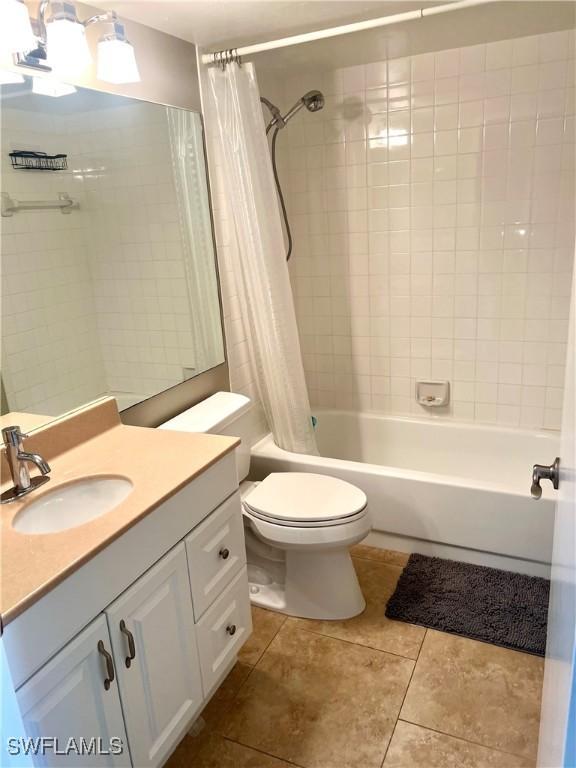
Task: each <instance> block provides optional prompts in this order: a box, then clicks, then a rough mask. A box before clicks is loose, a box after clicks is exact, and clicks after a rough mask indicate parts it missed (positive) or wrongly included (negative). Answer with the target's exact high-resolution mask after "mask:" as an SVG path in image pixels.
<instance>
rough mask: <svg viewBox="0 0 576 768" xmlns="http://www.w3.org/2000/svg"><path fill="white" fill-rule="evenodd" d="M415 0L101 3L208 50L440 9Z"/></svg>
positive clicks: (112, 0)
mask: <svg viewBox="0 0 576 768" xmlns="http://www.w3.org/2000/svg"><path fill="white" fill-rule="evenodd" d="M442 2H446V0H435V2H413V1H412V0H397V1H391V0H387V1H386V2H384V1H383V0H307V2H304V0H101V2H98V5H99V6H100V7H102V8H114V9H115V10H116V11H118V13H119V15H120V16H123V17H124V18H126V19H131V20H132V21H138V22H140V23H142V24H146V25H148V26H149V27H154V28H155V29H160V30H162V31H163V32H168V33H169V34H171V35H175V36H176V37H181V38H183V39H184V40H189V41H190V42H193V43H196V44H197V45H200V46H202V47H205V48H216V49H218V48H234V47H240V46H241V45H246V44H249V43H258V42H263V41H265V40H273V39H276V38H281V37H287V36H289V35H296V34H300V33H302V32H312V31H315V30H317V29H322V28H325V27H333V26H337V25H339V24H349V23H351V22H355V21H363V20H365V19H373V18H377V17H378V16H387V15H389V14H394V13H401V12H405V11H411V10H416V9H418V8H422V7H426V6H430V5H439V4H441V3H442Z"/></svg>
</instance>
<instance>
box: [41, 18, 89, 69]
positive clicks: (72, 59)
mask: <svg viewBox="0 0 576 768" xmlns="http://www.w3.org/2000/svg"><path fill="white" fill-rule="evenodd" d="M46 43H47V48H48V63H49V64H50V66H51V67H52V71H53V72H55V73H56V74H58V75H61V76H69V75H71V74H74V75H77V74H80V73H82V72H83V71H84V70H85V69H86V67H87V66H88V65H89V64H90V61H91V57H90V49H89V48H88V42H87V40H86V33H85V29H84V25H83V24H81V23H80V22H79V21H78V20H77V19H76V17H75V16H74V17H73V18H71V17H70V16H68V15H67V16H66V18H59V17H57V18H55V19H52V21H50V22H49V23H48V24H46Z"/></svg>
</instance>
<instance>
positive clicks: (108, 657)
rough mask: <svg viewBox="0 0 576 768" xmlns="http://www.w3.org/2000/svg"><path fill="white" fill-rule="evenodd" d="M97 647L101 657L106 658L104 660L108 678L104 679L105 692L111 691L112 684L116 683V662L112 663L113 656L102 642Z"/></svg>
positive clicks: (99, 641)
mask: <svg viewBox="0 0 576 768" xmlns="http://www.w3.org/2000/svg"><path fill="white" fill-rule="evenodd" d="M96 647H97V648H98V653H99V654H100V655H101V656H104V660H105V661H106V672H107V674H108V677H105V678H104V690H105V691H108V690H109V689H110V683H112V682H113V681H114V662H113V661H112V656H111V655H110V654H109V653H108V651H107V650H106V648H104V643H103V642H102V640H98V645H97V646H96Z"/></svg>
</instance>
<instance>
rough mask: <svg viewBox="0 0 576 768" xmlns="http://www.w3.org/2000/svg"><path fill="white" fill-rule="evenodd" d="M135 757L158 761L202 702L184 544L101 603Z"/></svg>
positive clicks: (145, 762)
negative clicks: (106, 604) (114, 597)
mask: <svg viewBox="0 0 576 768" xmlns="http://www.w3.org/2000/svg"><path fill="white" fill-rule="evenodd" d="M106 618H107V620H108V629H109V631H110V637H111V640H112V648H113V655H114V664H115V667H116V675H117V678H118V688H119V690H120V697H121V699H122V709H123V711H124V720H125V722H126V731H127V734H128V742H129V745H130V753H131V755H132V762H133V764H134V765H135V766H138V768H147V766H154V765H158V764H159V763H161V762H163V760H164V759H165V758H166V757H167V756H168V754H169V753H170V751H171V749H172V747H173V746H174V743H175V742H177V741H179V739H180V738H181V736H182V735H183V733H184V731H185V730H186V728H187V727H189V725H190V721H191V720H192V718H193V717H194V715H195V714H196V713H197V712H198V711H199V710H200V708H201V707H202V702H203V698H204V697H203V692H202V684H201V678H200V665H199V662H198V652H197V648H196V642H195V629H194V615H193V611H192V599H191V595H190V583H189V581H188V566H187V562H186V551H185V548H184V544H182V543H181V544H178V545H177V546H176V547H174V549H173V550H171V551H170V552H169V553H168V554H167V555H165V556H164V557H163V558H162V560H160V562H159V563H157V564H156V565H155V566H153V567H152V568H151V569H150V570H149V571H148V572H147V573H145V574H144V575H143V576H141V577H140V578H139V579H138V581H137V582H136V583H135V584H133V585H132V586H131V587H130V588H129V589H128V590H126V592H124V594H123V595H121V596H120V597H119V598H118V600H116V601H115V602H114V603H112V605H111V606H110V607H109V608H107V609H106Z"/></svg>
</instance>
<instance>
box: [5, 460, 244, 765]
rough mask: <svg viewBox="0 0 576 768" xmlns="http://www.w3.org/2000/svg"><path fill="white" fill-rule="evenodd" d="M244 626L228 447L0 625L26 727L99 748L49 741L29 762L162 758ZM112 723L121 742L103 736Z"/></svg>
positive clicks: (222, 670) (240, 543) (240, 540)
mask: <svg viewBox="0 0 576 768" xmlns="http://www.w3.org/2000/svg"><path fill="white" fill-rule="evenodd" d="M66 598H69V599H68V600H67V599H66ZM94 617H96V618H94ZM44 622H47V624H46V626H49V627H50V628H53V632H52V635H50V634H46V633H45V632H44V631H43V626H44ZM251 630H252V623H251V613H250V597H249V592H248V577H247V569H246V552H245V545H244V530H243V524H242V511H241V503H240V496H239V493H238V484H237V475H236V467H235V463H234V457H233V456H227V457H225V458H224V459H222V460H220V461H219V462H218V463H217V464H215V465H213V466H212V467H210V468H209V469H208V470H206V472H205V473H204V474H202V475H200V476H199V477H198V478H197V479H195V480H194V481H192V482H191V483H189V484H188V485H187V486H185V487H184V488H182V489H181V490H180V491H179V492H178V493H177V494H175V495H174V496H172V497H171V498H170V499H168V500H167V501H166V502H164V504H162V505H161V506H159V507H157V508H156V509H155V510H154V511H153V512H151V513H150V514H149V515H148V516H147V517H145V518H143V519H142V521H140V522H138V523H136V524H135V525H134V526H133V527H132V528H131V529H129V530H128V531H127V532H125V533H124V534H123V535H122V536H120V537H119V538H118V539H116V540H115V541H114V542H113V543H112V544H111V545H110V546H109V547H107V548H106V549H104V550H103V551H102V552H100V553H99V554H97V555H96V556H95V557H94V558H93V559H92V560H90V561H89V562H88V563H86V564H85V565H83V566H82V567H81V568H80V569H78V570H77V571H75V572H74V573H73V574H72V575H71V576H70V577H69V578H68V579H66V580H65V581H63V582H62V583H61V584H59V585H58V586H56V587H55V588H54V589H53V590H52V591H51V592H48V593H47V594H46V595H45V596H44V597H43V598H42V599H41V600H39V601H38V602H37V603H35V604H34V605H33V606H32V607H31V608H30V609H28V611H26V612H24V613H23V614H22V615H21V616H18V617H17V618H16V619H15V620H14V621H13V622H11V623H9V624H8V625H7V627H6V630H5V633H4V638H3V639H4V640H5V641H7V648H8V654H7V655H8V661H9V663H10V665H11V672H12V674H13V677H14V679H15V680H16V681H17V682H16V685H19V686H20V687H19V688H18V689H17V698H18V702H19V704H20V707H21V709H22V714H23V719H24V726H25V729H26V735H27V736H28V737H57V738H58V740H59V746H61V745H62V744H64V745H65V744H66V742H67V741H68V739H69V737H75V738H77V739H80V738H81V737H84V739H85V741H86V743H89V742H90V740H91V739H96V740H99V742H98V745H99V746H100V747H102V748H104V749H105V750H106V751H107V752H108V754H92V755H84V756H78V755H77V754H70V755H68V756H63V755H52V754H50V752H48V753H47V754H46V755H45V756H35V757H34V758H33V760H34V764H35V765H46V766H54V767H56V766H57V768H67V767H68V766H70V768H76V767H77V766H98V767H100V766H107V767H108V768H116V766H134V768H159V766H161V765H162V764H163V763H164V762H165V761H166V759H167V758H168V756H169V755H170V753H171V752H172V751H173V749H174V748H175V747H176V745H177V743H178V742H179V741H180V739H181V738H182V736H183V735H184V733H185V731H186V730H187V729H188V728H189V727H190V725H191V724H192V722H193V721H194V719H195V717H196V716H197V715H198V714H199V713H200V711H201V710H202V709H203V707H204V706H205V705H206V704H207V702H208V700H209V698H210V696H211V695H212V694H213V692H214V690H215V689H216V687H217V686H218V685H219V684H220V682H221V681H222V680H223V678H224V677H225V675H226V674H227V673H228V671H229V670H230V668H231V667H232V666H233V664H234V662H235V660H236V656H237V653H238V651H239V650H240V647H241V646H242V645H243V643H244V642H245V641H246V640H247V638H248V636H249V635H250V632H251ZM31 633H32V634H31ZM58 638H61V640H60V642H59V643H58V642H57V640H58ZM113 737H115V738H117V739H120V740H121V741H122V744H123V745H124V751H123V753H121V754H114V753H113V749H110V748H109V747H110V739H112V738H113Z"/></svg>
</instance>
